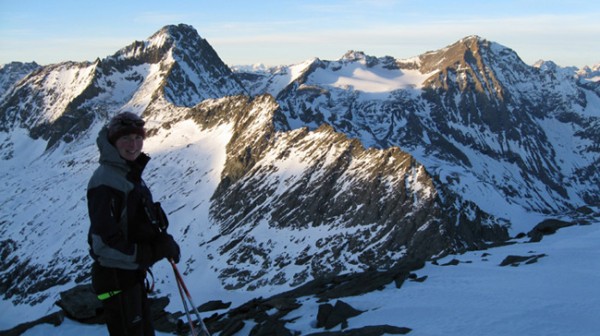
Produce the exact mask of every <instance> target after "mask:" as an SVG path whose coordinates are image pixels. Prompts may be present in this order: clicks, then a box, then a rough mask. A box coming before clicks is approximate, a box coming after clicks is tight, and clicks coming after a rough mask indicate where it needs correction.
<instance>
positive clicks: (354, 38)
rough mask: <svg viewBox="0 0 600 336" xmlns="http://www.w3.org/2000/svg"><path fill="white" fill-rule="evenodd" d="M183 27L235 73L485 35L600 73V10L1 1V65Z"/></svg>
mask: <svg viewBox="0 0 600 336" xmlns="http://www.w3.org/2000/svg"><path fill="white" fill-rule="evenodd" d="M178 23H186V24H189V25H192V26H193V27H194V28H196V30H197V31H198V33H199V34H200V36H202V37H203V38H205V39H206V40H207V41H208V42H209V43H210V44H211V45H212V46H213V48H214V49H215V50H216V51H217V53H218V54H219V56H220V57H221V59H223V61H224V62H225V63H227V64H228V65H240V64H254V63H264V64H266V65H279V64H284V65H291V64H296V63H300V62H303V61H305V60H307V59H309V58H312V57H319V58H320V59H323V60H336V59H338V58H340V57H341V56H342V55H343V54H344V53H345V52H346V51H348V50H359V51H364V52H365V53H367V54H369V55H372V56H377V57H382V56H386V55H389V56H393V57H396V58H400V59H403V58H409V57H412V56H416V55H419V54H422V53H424V52H426V51H430V50H437V49H441V48H443V47H445V46H447V45H449V44H451V43H454V42H456V41H457V40H459V39H461V38H463V37H465V36H469V35H479V36H481V37H483V38H486V39H488V40H491V41H494V42H498V43H500V44H502V45H504V46H506V47H509V48H511V49H513V50H515V51H516V52H517V53H518V54H519V56H521V58H522V59H523V60H524V61H525V62H526V63H528V64H532V63H534V62H535V61H537V60H539V59H544V60H552V61H554V62H556V63H558V64H559V65H561V66H577V67H582V66H584V65H590V66H591V65H594V64H598V63H600V43H599V42H600V4H598V2H597V0H588V1H583V0H570V1H564V0H480V1H475V0H464V1H460V0H455V1H452V0H429V1H416V0H373V1H367V0H335V1H327V0H318V1H314V0H300V1H287V0H264V1H259V0H256V1H252V0H232V1H228V0H221V1H215V0H208V1H192V0H188V1H185V0H158V1H155V0H119V1H117V0H105V1H93V0H83V1H82V0H73V1H71V0H0V64H5V63H8V62H11V61H22V62H30V61H36V62H38V63H40V64H42V65H45V64H49V63H57V62H63V61H85V60H89V61H93V60H94V59H96V58H98V57H99V58H104V57H106V56H109V55H112V54H114V53H115V52H116V51H117V50H119V49H121V48H123V47H125V46H127V45H128V44H130V43H132V42H133V41H135V40H144V39H146V38H148V37H149V36H150V35H152V34H153V33H155V32H156V31H158V30H159V29H160V28H162V27H163V26H165V25H168V24H178Z"/></svg>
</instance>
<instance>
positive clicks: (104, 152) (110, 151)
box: [96, 126, 129, 170]
mask: <svg viewBox="0 0 600 336" xmlns="http://www.w3.org/2000/svg"><path fill="white" fill-rule="evenodd" d="M96 144H97V145H98V150H99V151H100V164H108V165H111V166H117V167H122V168H123V169H125V170H129V168H128V167H127V161H125V159H123V158H122V157H121V156H120V155H119V151H118V150H117V148H115V146H113V145H112V144H111V143H110V142H109V141H108V127H106V126H104V127H102V129H101V130H100V132H99V133H98V138H97V139H96Z"/></svg>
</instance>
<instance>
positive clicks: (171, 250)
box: [87, 112, 180, 335]
mask: <svg viewBox="0 0 600 336" xmlns="http://www.w3.org/2000/svg"><path fill="white" fill-rule="evenodd" d="M145 136H146V130H145V128H144V121H143V120H142V119H141V118H140V117H138V116H137V115H136V114H134V113H131V112H123V113H119V114H117V115H116V116H114V117H113V118H112V119H111V120H110V122H109V123H108V125H105V126H104V127H103V128H102V129H101V130H100V132H99V134H98V138H97V140H96V142H97V145H98V149H99V151H100V166H99V167H98V168H97V169H96V170H95V172H94V174H93V175H92V177H91V178H90V181H89V183H88V188H87V201H88V211H89V217H90V228H89V233H88V243H89V245H90V255H91V257H92V259H93V264H92V270H91V277H92V288H93V289H94V291H95V293H96V294H97V295H98V298H99V299H100V300H101V301H102V306H103V308H104V317H105V320H106V325H107V328H108V332H109V334H110V335H154V327H153V325H152V319H151V316H150V309H149V303H148V296H147V295H148V294H147V292H148V289H147V288H146V287H147V286H146V285H147V283H146V275H147V272H148V271H149V268H150V267H151V266H152V265H153V264H154V263H156V262H157V261H159V260H161V259H163V258H167V259H171V260H172V261H174V262H179V259H180V249H179V246H178V245H177V243H176V242H175V240H174V239H173V237H172V236H171V235H169V234H167V233H166V226H168V220H167V218H166V216H165V214H164V211H163V210H162V208H161V207H160V203H154V202H153V200H152V194H151V192H150V190H149V188H148V187H147V186H146V184H145V183H144V180H143V179H142V173H143V171H144V168H145V167H146V165H147V163H148V161H149V160H150V157H149V156H148V155H146V154H145V153H143V152H142V148H143V145H144V139H145Z"/></svg>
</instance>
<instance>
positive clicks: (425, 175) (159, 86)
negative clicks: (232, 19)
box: [0, 25, 600, 319]
mask: <svg viewBox="0 0 600 336" xmlns="http://www.w3.org/2000/svg"><path fill="white" fill-rule="evenodd" d="M3 69H4V68H3ZM32 70H34V71H33V72H30V73H29V74H28V75H19V76H16V77H12V78H14V79H7V78H8V74H12V73H13V72H11V71H7V72H5V73H2V78H0V83H10V85H7V86H5V87H2V90H3V91H0V97H2V98H1V99H0V157H1V158H2V168H0V173H1V174H2V180H3V183H2V184H1V185H0V195H1V196H0V204H1V207H2V211H1V213H0V223H1V225H0V237H1V239H0V253H1V255H2V257H3V258H2V260H0V279H1V283H2V286H1V287H0V289H1V290H0V294H2V295H3V302H4V303H7V304H11V305H13V306H14V307H13V309H12V310H11V313H10V314H12V315H11V316H12V317H13V318H14V319H17V317H16V316H18V315H19V314H23V313H25V312H27V309H28V307H29V306H30V305H35V306H37V307H43V308H45V309H47V310H48V311H50V310H52V305H53V303H54V302H55V301H56V300H57V295H58V293H59V292H60V291H61V290H65V289H67V288H70V287H72V286H73V285H74V284H79V283H86V282H87V281H89V264H90V258H89V256H88V253H87V240H86V239H87V227H88V220H87V207H86V201H85V190H86V186H87V180H88V179H89V177H90V176H91V173H92V172H93V170H94V169H95V167H96V165H97V157H98V154H97V149H96V146H95V138H96V135H97V133H98V131H99V130H100V128H101V127H102V125H104V124H105V123H106V122H107V121H108V120H109V118H110V117H111V116H113V115H115V114H116V113H118V112H121V111H125V110H127V111H132V112H135V113H138V114H140V115H142V117H143V118H144V119H146V120H147V124H146V125H147V127H148V129H149V132H148V135H149V136H148V138H147V139H146V142H145V151H146V152H148V153H149V154H150V156H151V157H152V160H151V161H150V164H149V166H148V169H147V171H146V172H145V177H146V181H147V183H148V185H150V187H151V189H152V190H153V193H154V195H155V197H156V198H157V199H158V200H160V201H161V203H162V204H163V206H164V207H165V209H167V212H168V215H169V218H170V222H171V223H172V224H171V230H172V234H173V235H174V236H175V237H176V239H177V240H178V241H180V245H181V247H182V251H183V256H184V257H183V260H182V262H181V263H182V266H181V268H182V269H183V270H184V274H185V276H186V277H187V278H188V279H193V280H192V281H193V282H194V283H195V284H198V285H197V286H200V285H201V284H203V283H210V284H213V283H218V284H219V287H218V288H214V289H213V291H214V293H215V295H220V294H221V293H223V292H225V290H242V291H248V290H250V291H256V292H257V293H265V292H267V293H272V292H273V291H280V290H286V289H290V288H292V287H294V286H298V285H301V284H304V283H306V282H308V281H310V280H311V279H323V278H327V277H333V276H335V275H339V274H346V273H352V272H370V271H385V270H389V269H393V268H394V267H395V266H396V265H398V264H401V263H404V262H415V263H420V262H423V261H425V260H427V259H430V258H432V257H439V256H442V255H444V254H447V253H451V252H461V251H465V250H467V249H477V248H483V247H486V246H489V245H493V244H499V243H502V242H505V241H506V240H507V239H509V237H510V236H514V235H516V234H518V233H521V232H523V233H526V232H528V231H530V230H532V229H533V227H534V226H535V225H536V224H537V223H538V222H540V221H541V220H543V219H545V218H560V219H562V220H564V221H567V222H580V221H588V220H591V219H592V218H593V217H594V216H600V214H599V213H600V209H599V208H598V207H599V198H598V195H599V191H600V190H599V189H600V183H599V182H600V173H599V172H598V170H597V169H596V168H595V167H596V165H597V164H598V162H599V161H600V157H599V148H598V143H599V140H600V134H599V133H598V131H597V130H598V126H599V120H600V82H598V81H595V80H594V78H595V77H594V75H592V73H593V71H592V70H591V69H590V71H589V72H583V73H582V72H581V71H579V72H577V70H576V69H565V68H560V67H558V66H556V65H555V64H553V63H551V62H549V61H547V62H543V63H540V64H538V65H536V66H528V65H526V64H524V63H523V62H522V61H521V60H520V59H519V57H518V55H517V54H516V53H515V52H514V51H512V50H510V49H508V48H506V47H503V46H501V45H498V44H496V43H494V42H490V41H486V40H484V39H482V38H480V37H477V36H470V37H467V38H465V39H462V40H460V41H458V42H456V43H455V44H453V45H450V46H448V47H446V48H443V49H440V50H438V51H434V52H428V53H426V54H423V55H421V56H419V57H416V58H413V59H409V60H397V59H394V58H393V57H389V56H386V57H380V58H378V57H373V56H368V55H365V54H364V53H361V52H355V51H351V52H348V53H346V54H345V55H343V57H341V58H340V59H339V60H337V61H324V60H320V59H311V60H307V61H306V62H304V63H301V64H298V65H292V66H281V67H277V68H273V69H265V68H258V69H256V68H254V69H251V70H250V71H249V70H248V68H237V70H236V72H232V71H231V70H230V68H228V67H227V65H225V64H224V63H223V62H222V61H221V60H220V59H219V57H218V55H217V53H216V52H215V51H214V50H213V49H212V47H211V46H210V45H209V44H208V42H207V41H206V40H204V39H202V38H201V37H200V36H199V35H198V33H197V32H196V30H195V29H194V28H192V27H190V26H187V25H178V26H167V27H164V28H163V29H161V30H160V31H158V32H157V33H156V34H154V35H153V36H151V37H150V38H149V39H148V40H146V41H141V42H139V41H138V42H134V43H133V44H131V45H129V46H127V47H125V48H123V49H121V50H119V51H117V52H116V53H115V54H114V55H112V56H109V57H106V58H104V59H98V60H96V61H95V62H93V63H90V62H84V63H73V62H65V63H60V64H53V65H48V66H43V67H34V69H32ZM586 71H587V70H586ZM14 73H16V71H15V72H14ZM5 74H6V75H5ZM17 78H19V79H17ZM168 273H169V269H168V268H167V267H166V265H158V266H157V269H156V270H155V274H156V277H157V278H158V279H160V280H159V281H160V282H161V283H163V284H165V286H164V288H163V289H162V290H163V291H164V292H165V294H173V295H176V293H175V290H174V288H175V286H174V285H173V283H172V280H170V279H169V277H168ZM166 284H170V286H166ZM238 303H239V302H238ZM41 310H43V309H41Z"/></svg>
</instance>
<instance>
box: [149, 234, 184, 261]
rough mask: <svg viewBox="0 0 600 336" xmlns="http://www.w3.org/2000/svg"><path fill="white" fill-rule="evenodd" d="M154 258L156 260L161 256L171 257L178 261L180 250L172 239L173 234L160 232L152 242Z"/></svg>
mask: <svg viewBox="0 0 600 336" xmlns="http://www.w3.org/2000/svg"><path fill="white" fill-rule="evenodd" d="M152 249H153V252H154V258H155V259H156V260H157V261H158V260H160V259H162V258H167V259H172V260H173V261H174V262H175V263H178V262H179V259H180V258H181V252H180V250H179V245H177V243H176V242H175V240H174V239H173V236H171V235H170V234H167V233H161V234H160V235H159V236H158V238H156V240H155V241H154V244H152Z"/></svg>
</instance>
